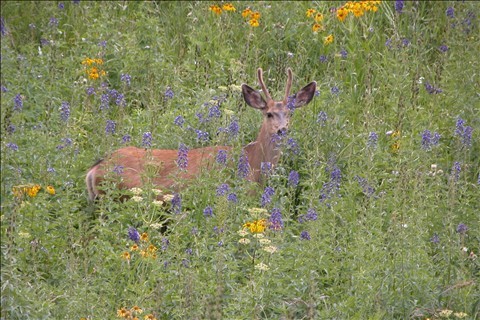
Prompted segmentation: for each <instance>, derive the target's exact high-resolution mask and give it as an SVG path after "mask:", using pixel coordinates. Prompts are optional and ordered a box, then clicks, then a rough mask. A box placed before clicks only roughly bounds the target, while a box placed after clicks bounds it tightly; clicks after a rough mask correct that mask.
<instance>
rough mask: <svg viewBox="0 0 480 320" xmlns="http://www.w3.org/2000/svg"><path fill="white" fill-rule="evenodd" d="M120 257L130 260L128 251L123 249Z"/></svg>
mask: <svg viewBox="0 0 480 320" xmlns="http://www.w3.org/2000/svg"><path fill="white" fill-rule="evenodd" d="M122 258H123V259H125V260H130V252H128V251H125V252H124V253H122Z"/></svg>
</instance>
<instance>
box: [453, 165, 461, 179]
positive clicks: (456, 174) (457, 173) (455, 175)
mask: <svg viewBox="0 0 480 320" xmlns="http://www.w3.org/2000/svg"><path fill="white" fill-rule="evenodd" d="M461 170H462V167H461V165H460V162H458V161H455V162H454V163H453V167H452V176H453V181H455V182H457V181H458V179H459V178H460V171H461Z"/></svg>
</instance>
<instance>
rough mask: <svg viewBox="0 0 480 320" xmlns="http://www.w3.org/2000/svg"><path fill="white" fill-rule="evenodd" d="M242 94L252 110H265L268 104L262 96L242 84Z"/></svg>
mask: <svg viewBox="0 0 480 320" xmlns="http://www.w3.org/2000/svg"><path fill="white" fill-rule="evenodd" d="M242 93H243V98H244V99H245V102H246V103H247V104H248V105H249V106H250V107H252V108H255V109H265V108H266V107H267V102H265V100H264V99H263V97H262V95H261V94H260V93H259V92H258V91H256V90H254V89H253V88H251V87H250V86H248V85H246V84H242Z"/></svg>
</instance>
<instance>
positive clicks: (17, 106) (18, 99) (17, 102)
mask: <svg viewBox="0 0 480 320" xmlns="http://www.w3.org/2000/svg"><path fill="white" fill-rule="evenodd" d="M13 102H14V106H13V110H15V111H22V109H23V97H22V95H21V94H20V93H19V94H17V95H16V96H15V98H13Z"/></svg>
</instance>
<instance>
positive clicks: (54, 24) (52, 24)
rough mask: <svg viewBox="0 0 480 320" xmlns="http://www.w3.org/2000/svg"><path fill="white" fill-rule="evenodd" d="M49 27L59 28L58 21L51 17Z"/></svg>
mask: <svg viewBox="0 0 480 320" xmlns="http://www.w3.org/2000/svg"><path fill="white" fill-rule="evenodd" d="M48 25H49V26H51V27H58V19H57V18H55V17H51V18H50V20H49V22H48Z"/></svg>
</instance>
